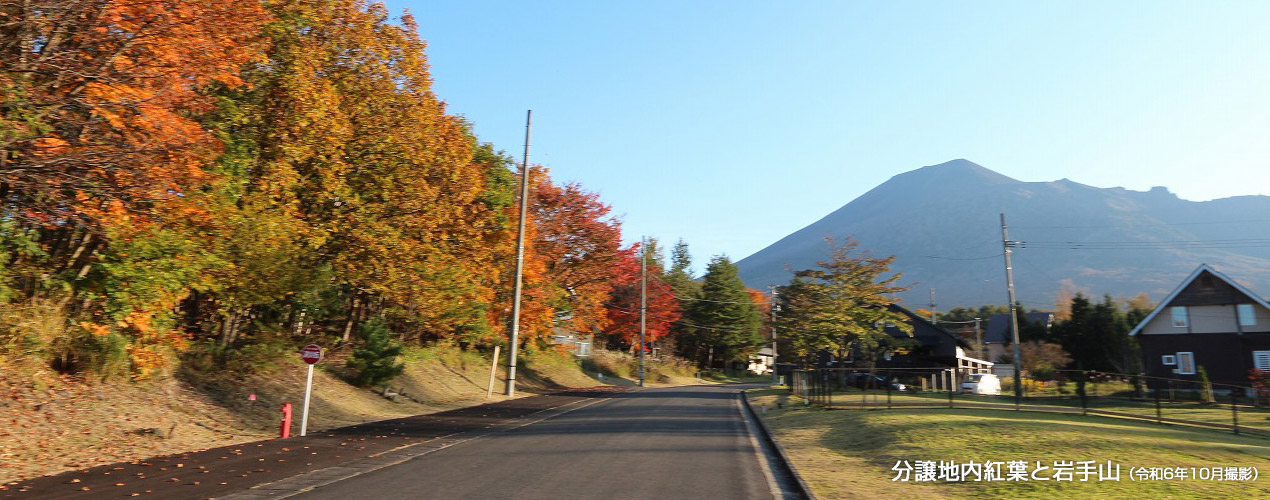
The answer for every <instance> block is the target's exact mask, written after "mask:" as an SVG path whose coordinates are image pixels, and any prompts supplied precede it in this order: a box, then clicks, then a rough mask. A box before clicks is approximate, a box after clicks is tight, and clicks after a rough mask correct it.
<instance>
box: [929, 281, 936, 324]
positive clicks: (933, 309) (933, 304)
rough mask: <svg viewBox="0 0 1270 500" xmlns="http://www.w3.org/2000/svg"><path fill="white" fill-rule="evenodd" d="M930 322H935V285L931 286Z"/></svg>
mask: <svg viewBox="0 0 1270 500" xmlns="http://www.w3.org/2000/svg"><path fill="white" fill-rule="evenodd" d="M930 322H931V324H935V287H933V286H932V287H930Z"/></svg>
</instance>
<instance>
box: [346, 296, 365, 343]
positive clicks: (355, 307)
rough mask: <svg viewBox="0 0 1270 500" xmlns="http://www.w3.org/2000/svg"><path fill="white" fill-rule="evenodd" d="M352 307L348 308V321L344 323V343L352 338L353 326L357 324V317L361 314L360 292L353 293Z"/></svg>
mask: <svg viewBox="0 0 1270 500" xmlns="http://www.w3.org/2000/svg"><path fill="white" fill-rule="evenodd" d="M352 299H353V300H352V305H350V306H349V308H348V321H346V322H344V336H343V340H344V342H348V341H349V339H350V338H352V336H353V326H355V325H356V324H357V321H358V316H359V315H360V313H361V306H362V297H361V293H360V292H353V297H352Z"/></svg>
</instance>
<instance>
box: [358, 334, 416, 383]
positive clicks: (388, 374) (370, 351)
mask: <svg viewBox="0 0 1270 500" xmlns="http://www.w3.org/2000/svg"><path fill="white" fill-rule="evenodd" d="M391 336H392V332H390V331H388V327H387V326H386V325H384V323H383V321H381V320H380V319H379V318H375V319H372V320H370V321H367V322H365V323H363V324H362V325H361V328H360V329H359V331H358V337H359V338H360V339H361V341H362V346H361V347H358V348H357V349H354V350H353V358H352V359H350V360H348V367H349V368H352V369H354V370H357V378H356V379H355V380H354V383H356V384H357V385H359V386H362V387H371V386H375V385H379V384H382V383H384V382H388V381H389V380H392V379H393V378H395V377H396V376H398V375H401V372H402V371H404V370H405V368H406V365H405V364H403V363H397V356H399V355H401V344H399V343H397V342H394V341H393V340H392V338H391Z"/></svg>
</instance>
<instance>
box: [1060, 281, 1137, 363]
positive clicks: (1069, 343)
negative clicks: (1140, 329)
mask: <svg viewBox="0 0 1270 500" xmlns="http://www.w3.org/2000/svg"><path fill="white" fill-rule="evenodd" d="M1054 330H1055V337H1056V338H1057V339H1058V341H1059V342H1060V343H1062V345H1063V348H1064V350H1066V351H1067V352H1069V353H1071V355H1072V364H1073V366H1074V367H1075V368H1076V369H1080V370H1098V371H1106V372H1116V373H1135V372H1137V371H1139V370H1141V361H1140V360H1139V359H1138V357H1139V356H1138V349H1137V344H1136V343H1135V342H1134V341H1133V339H1132V338H1130V337H1129V323H1128V321H1127V319H1126V316H1125V314H1124V313H1123V312H1121V311H1120V307H1119V306H1118V305H1117V304H1116V302H1115V301H1114V300H1112V298H1111V296H1110V295H1106V296H1103V300H1102V301H1101V302H1099V303H1097V304H1094V303H1092V302H1091V301H1090V300H1089V298H1087V297H1085V296H1084V294H1080V293H1077V294H1076V296H1075V297H1073V298H1072V302H1071V316H1070V319H1068V320H1067V321H1062V322H1059V323H1058V324H1056V325H1055V327H1054Z"/></svg>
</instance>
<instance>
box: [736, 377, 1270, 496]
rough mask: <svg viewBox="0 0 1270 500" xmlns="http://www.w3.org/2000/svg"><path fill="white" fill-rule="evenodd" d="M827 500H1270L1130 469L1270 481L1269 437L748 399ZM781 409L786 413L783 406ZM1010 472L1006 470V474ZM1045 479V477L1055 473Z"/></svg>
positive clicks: (1250, 486)
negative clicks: (931, 468)
mask: <svg viewBox="0 0 1270 500" xmlns="http://www.w3.org/2000/svg"><path fill="white" fill-rule="evenodd" d="M750 397H751V401H752V402H753V403H754V404H755V405H758V406H764V405H765V406H766V407H767V411H766V415H765V416H764V420H765V421H766V422H767V424H768V425H769V426H770V427H771V429H772V430H773V432H775V433H776V435H777V439H778V440H780V442H781V445H782V446H784V447H785V449H786V451H787V452H788V453H789V455H790V458H791V460H793V462H794V465H795V466H796V467H797V468H798V470H799V472H800V473H801V474H802V476H803V477H804V479H805V480H806V481H807V482H808V483H809V485H810V486H811V487H812V489H813V490H814V492H815V494H816V495H817V496H818V497H819V498H821V499H834V498H863V499H889V498H902V499H909V498H929V499H939V498H1263V497H1270V477H1266V478H1261V479H1260V480H1257V481H1252V482H1226V481H1212V480H1195V479H1191V478H1189V477H1188V478H1187V479H1185V480H1169V481H1148V482H1136V481H1131V480H1130V477H1129V475H1130V468H1131V467H1185V468H1190V467H1195V468H1200V467H1216V466H1221V467H1236V466H1243V467H1256V468H1257V469H1258V470H1259V471H1260V472H1261V473H1270V439H1265V438H1258V437H1248V436H1236V435H1233V434H1229V433H1223V432H1220V431H1208V430H1198V429H1188V428H1184V427H1176V426H1161V425H1157V424H1152V423H1148V422H1138V421H1132V420H1122V419H1112V418H1104V417H1093V416H1089V417H1082V416H1080V415H1064V414H1051V413H1037V412H1026V411H1024V412H1012V411H1002V410H971V409H897V410H869V411H860V410H823V409H817V408H814V407H813V408H807V407H804V406H801V400H798V399H796V398H794V399H792V400H791V398H790V396H789V395H788V392H787V391H784V390H763V391H755V392H752V393H751V394H750ZM778 403H780V404H781V405H783V406H784V408H779V409H778V408H777V404H778ZM902 460H907V461H909V463H910V464H912V463H914V462H916V461H918V460H932V461H937V462H938V461H941V460H942V461H955V462H957V463H959V464H966V463H967V462H969V461H971V460H973V461H975V462H979V463H982V462H984V461H999V462H1008V461H1011V460H1025V461H1027V462H1029V464H1032V465H1029V471H1031V470H1032V468H1034V463H1035V462H1037V461H1040V462H1041V464H1042V465H1045V466H1052V465H1053V462H1054V461H1082V460H1096V461H1098V462H1099V463H1104V464H1105V463H1106V462H1107V461H1111V463H1113V464H1119V465H1120V467H1121V473H1120V481H1118V482H1117V481H1097V480H1096V479H1097V478H1096V477H1095V478H1094V480H1091V481H1089V482H1080V481H1079V477H1077V480H1076V481H1073V482H1066V481H1061V482H1060V481H1053V480H1051V481H1044V482H1041V481H1028V482H1018V481H1015V482H957V483H952V482H944V481H940V482H920V483H919V482H912V481H909V482H902V481H892V478H895V477H896V475H897V474H898V473H897V472H896V471H894V470H892V468H893V467H895V466H896V464H897V463H898V462H899V461H902ZM1003 470H1004V468H1003ZM1051 473H1052V471H1045V472H1044V473H1042V474H1041V475H1042V476H1046V475H1048V474H1051Z"/></svg>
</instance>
